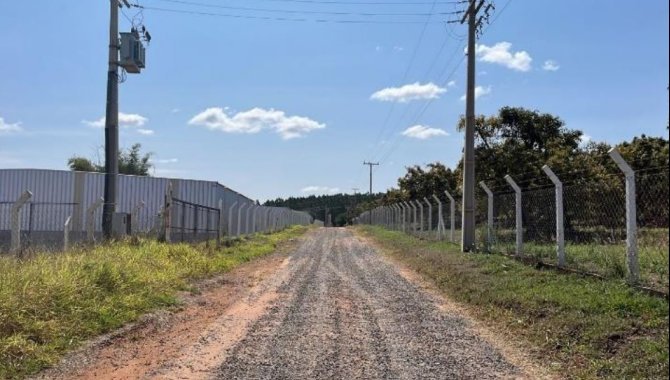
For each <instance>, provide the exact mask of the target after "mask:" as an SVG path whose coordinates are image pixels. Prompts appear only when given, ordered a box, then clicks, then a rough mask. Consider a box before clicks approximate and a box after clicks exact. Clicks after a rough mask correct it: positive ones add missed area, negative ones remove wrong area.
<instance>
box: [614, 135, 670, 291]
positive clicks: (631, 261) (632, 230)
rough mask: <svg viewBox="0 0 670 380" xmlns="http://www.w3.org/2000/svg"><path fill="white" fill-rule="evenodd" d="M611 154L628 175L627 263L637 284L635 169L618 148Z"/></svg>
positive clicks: (632, 281)
mask: <svg viewBox="0 0 670 380" xmlns="http://www.w3.org/2000/svg"><path fill="white" fill-rule="evenodd" d="M609 155H610V157H612V159H613V160H614V162H616V164H617V166H618V167H619V169H621V171H622V172H623V173H624V174H625V176H626V263H627V268H628V281H629V282H630V283H631V284H636V283H638V282H639V280H640V267H639V263H638V258H637V253H638V252H637V204H636V203H635V171H633V168H631V167H630V165H628V163H627V162H626V161H625V160H624V159H623V157H621V153H619V150H618V149H617V148H612V149H610V151H609ZM666 206H667V205H666ZM663 207H665V206H663Z"/></svg>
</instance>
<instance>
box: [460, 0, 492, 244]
mask: <svg viewBox="0 0 670 380" xmlns="http://www.w3.org/2000/svg"><path fill="white" fill-rule="evenodd" d="M484 2H485V1H484V0H479V4H477V0H470V2H469V4H468V9H467V11H466V12H465V13H464V15H463V18H462V19H461V24H463V23H465V20H466V19H467V21H468V78H467V92H466V105H465V149H464V152H463V154H464V158H463V231H462V233H463V236H462V239H461V242H462V245H461V249H462V251H463V252H470V251H473V250H474V249H475V44H476V40H477V28H478V27H479V26H480V25H481V19H480V20H479V21H478V20H477V13H478V12H479V10H480V9H481V8H482V6H483V5H484ZM487 11H488V8H487Z"/></svg>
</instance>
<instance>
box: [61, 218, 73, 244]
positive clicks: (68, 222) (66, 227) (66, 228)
mask: <svg viewBox="0 0 670 380" xmlns="http://www.w3.org/2000/svg"><path fill="white" fill-rule="evenodd" d="M71 228H72V215H70V216H68V217H67V219H65V223H64V224H63V251H65V252H67V250H68V249H70V229H71Z"/></svg>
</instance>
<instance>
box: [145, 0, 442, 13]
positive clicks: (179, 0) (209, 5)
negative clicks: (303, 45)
mask: <svg viewBox="0 0 670 380" xmlns="http://www.w3.org/2000/svg"><path fill="white" fill-rule="evenodd" d="M155 1H163V2H168V3H174V4H184V5H193V6H197V7H205V8H217V9H229V10H237V11H253V12H266V13H287V14H323V15H333V16H365V17H378V16H411V17H423V16H431V15H443V16H444V15H451V14H454V13H453V12H433V11H434V6H433V7H432V8H431V10H430V13H425V12H423V13H408V12H403V13H397V12H396V13H379V12H374V13H373V12H344V11H317V10H302V9H269V8H256V7H240V6H232V5H221V4H212V3H201V2H196V1H188V0H155Z"/></svg>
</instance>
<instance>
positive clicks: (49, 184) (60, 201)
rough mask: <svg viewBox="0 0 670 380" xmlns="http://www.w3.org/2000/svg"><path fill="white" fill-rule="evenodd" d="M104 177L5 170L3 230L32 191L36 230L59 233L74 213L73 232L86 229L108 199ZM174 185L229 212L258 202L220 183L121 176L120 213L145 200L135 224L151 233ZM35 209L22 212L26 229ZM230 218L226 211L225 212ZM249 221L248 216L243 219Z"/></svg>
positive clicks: (0, 186)
mask: <svg viewBox="0 0 670 380" xmlns="http://www.w3.org/2000/svg"><path fill="white" fill-rule="evenodd" d="M104 178H105V176H104V174H100V173H84V172H72V171H65V170H42V169H0V230H7V229H9V210H10V208H11V205H10V204H8V203H4V204H3V203H2V202H13V201H15V200H16V199H17V198H18V197H19V196H20V195H21V193H23V192H24V191H25V190H30V191H31V192H32V193H33V197H32V199H31V202H32V203H33V213H34V215H33V217H32V220H33V229H39V230H42V231H60V230H62V225H63V222H64V221H65V219H66V218H67V217H68V216H70V215H72V218H73V230H75V231H81V230H83V229H84V226H85V220H86V209H87V208H88V207H89V206H90V205H91V204H93V203H94V202H95V201H96V200H97V199H99V198H101V197H102V196H103V195H104ZM170 182H171V183H172V186H173V192H174V196H175V197H176V198H179V199H182V200H185V201H188V202H193V203H197V204H202V205H205V206H209V207H218V205H219V199H221V200H223V203H224V210H227V209H228V207H230V205H232V204H233V203H234V202H238V204H241V203H248V204H251V203H253V201H252V200H251V199H249V198H247V197H245V196H244V195H242V194H239V193H237V192H235V191H233V190H231V189H229V188H227V187H225V186H223V185H221V184H219V183H217V182H211V181H196V180H186V179H168V178H156V177H141V176H130V175H119V179H118V204H117V211H118V212H127V213H130V212H132V211H133V209H134V208H135V207H136V206H137V205H138V204H139V203H140V202H142V201H144V203H145V206H144V207H143V208H142V209H141V211H140V213H139V215H138V217H137V220H136V221H135V223H136V224H135V225H136V226H137V227H138V228H139V229H140V230H144V231H146V230H149V229H150V228H151V227H152V225H153V221H154V217H155V215H157V214H158V212H159V211H160V209H161V207H162V206H163V199H164V195H165V192H166V190H167V187H168V184H169V183H170ZM29 210H30V207H28V205H26V207H24V209H23V213H22V225H23V226H22V228H23V229H27V228H28V225H27V224H28V221H29V220H30V219H31V218H30V216H29ZM224 215H225V216H227V212H225V213H224ZM94 220H95V221H96V222H95V226H96V230H97V231H100V230H101V220H102V209H101V208H100V209H98V210H97V211H96V213H95V215H94ZM243 223H246V215H243Z"/></svg>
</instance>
